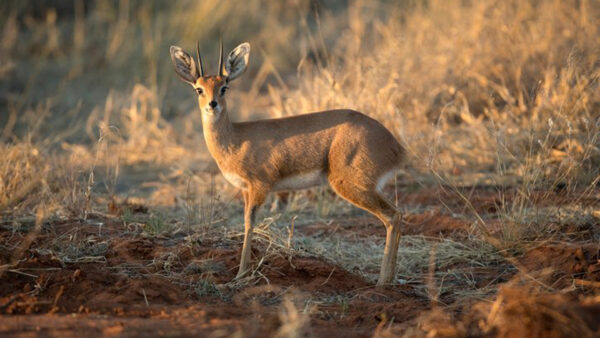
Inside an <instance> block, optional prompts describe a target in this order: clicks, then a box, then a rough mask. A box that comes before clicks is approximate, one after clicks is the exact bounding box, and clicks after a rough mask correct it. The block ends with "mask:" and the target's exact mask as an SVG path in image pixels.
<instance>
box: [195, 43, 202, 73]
mask: <svg viewBox="0 0 600 338" xmlns="http://www.w3.org/2000/svg"><path fill="white" fill-rule="evenodd" d="M196 61H197V62H198V72H199V74H198V75H200V77H204V67H202V58H201V57H200V44H199V43H198V40H196Z"/></svg>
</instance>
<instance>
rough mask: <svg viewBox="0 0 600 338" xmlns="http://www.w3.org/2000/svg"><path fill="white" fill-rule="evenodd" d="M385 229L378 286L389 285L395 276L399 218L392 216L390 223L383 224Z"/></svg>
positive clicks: (399, 235) (399, 234) (398, 241)
mask: <svg viewBox="0 0 600 338" xmlns="http://www.w3.org/2000/svg"><path fill="white" fill-rule="evenodd" d="M384 224H385V227H386V238H385V249H384V251H383V259H382V260H381V270H380V272H379V280H378V281H377V285H378V286H383V285H386V284H391V283H392V282H393V280H394V277H395V276H396V261H397V258H398V246H399V244H400V237H401V233H400V224H401V216H394V217H393V219H392V222H389V221H386V222H384Z"/></svg>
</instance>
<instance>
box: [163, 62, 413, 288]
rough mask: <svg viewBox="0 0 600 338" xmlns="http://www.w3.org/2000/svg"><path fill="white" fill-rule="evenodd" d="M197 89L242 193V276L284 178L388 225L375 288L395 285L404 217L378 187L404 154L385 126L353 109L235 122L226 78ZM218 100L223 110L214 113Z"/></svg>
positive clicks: (211, 135) (214, 144) (216, 144)
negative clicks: (270, 197)
mask: <svg viewBox="0 0 600 338" xmlns="http://www.w3.org/2000/svg"><path fill="white" fill-rule="evenodd" d="M174 62H175V61H174ZM185 62H186V64H187V63H190V62H191V63H192V66H191V67H192V69H193V67H194V65H193V62H194V61H193V60H191V61H190V60H185ZM176 66H178V65H177V64H176ZM178 73H179V71H178ZM192 85H193V86H194V87H195V88H202V94H201V95H199V96H198V104H199V106H200V109H201V111H202V122H203V131H204V138H205V140H206V143H207V146H208V149H209V151H210V153H211V155H212V157H213V158H214V159H215V161H216V162H217V164H218V166H219V168H220V169H221V171H222V172H223V173H224V175H225V177H226V178H228V179H229V180H230V181H232V182H234V183H235V184H237V185H238V186H239V187H240V188H241V189H242V191H243V195H244V201H245V212H244V214H245V217H244V218H245V238H244V246H243V249H242V258H241V262H240V270H239V272H238V277H241V276H243V275H245V273H246V272H247V271H248V265H249V261H250V244H251V237H252V227H253V224H254V220H255V217H256V210H257V209H258V207H259V206H260V205H261V204H262V203H263V202H264V200H265V198H266V196H267V194H268V193H269V192H270V191H273V190H276V189H277V187H278V184H280V185H281V184H282V182H285V181H284V180H288V181H287V182H292V183H290V184H291V185H292V186H294V185H298V186H302V187H304V185H306V186H310V185H313V184H314V183H316V182H317V181H318V178H319V177H320V176H321V175H322V176H323V177H324V178H326V180H327V181H328V182H329V184H330V186H331V187H332V188H333V190H334V191H335V192H336V193H338V194H339V195H340V196H341V197H343V198H344V199H346V200H347V201H349V202H351V203H352V204H354V205H356V206H358V207H360V208H363V209H365V210H367V211H369V212H371V213H373V214H374V215H375V216H377V217H378V218H379V219H381V221H382V222H383V223H384V225H385V226H386V229H387V238H386V247H385V251H384V257H383V261H382V267H381V273H380V278H379V281H378V284H388V283H390V282H392V281H393V278H394V276H395V266H396V255H397V251H398V244H399V240H400V228H399V227H400V223H401V215H400V213H399V212H398V210H397V209H396V208H395V207H394V205H393V204H391V203H390V202H389V201H388V200H387V199H386V198H385V197H383V195H382V194H381V192H380V191H378V184H380V180H381V179H382V177H384V176H385V175H386V174H387V173H389V172H392V171H394V170H395V169H397V168H398V166H399V165H400V163H401V161H402V159H403V157H404V150H403V148H402V146H401V145H400V144H399V143H398V142H397V141H396V139H395V138H394V137H393V136H392V134H391V133H390V132H389V131H388V130H387V129H386V128H385V127H384V126H383V125H381V124H380V123H379V122H377V121H376V120H374V119H372V118H370V117H368V116H366V115H364V114H362V113H359V112H356V111H352V110H329V111H323V112H317V113H311V114H305V115H299V116H293V117H286V118H280V119H268V120H259V121H252V122H241V123H232V122H231V121H230V120H229V116H228V114H227V104H226V101H225V96H226V95H221V88H222V87H223V86H226V85H227V78H225V77H219V76H205V77H199V78H197V79H196V81H195V82H194V83H193V84H192ZM213 100H214V101H216V102H217V103H218V105H217V106H216V107H217V108H216V109H213V110H210V109H209V103H210V102H211V101H213ZM290 180H291V181H290ZM285 186H286V185H285V184H283V187H285Z"/></svg>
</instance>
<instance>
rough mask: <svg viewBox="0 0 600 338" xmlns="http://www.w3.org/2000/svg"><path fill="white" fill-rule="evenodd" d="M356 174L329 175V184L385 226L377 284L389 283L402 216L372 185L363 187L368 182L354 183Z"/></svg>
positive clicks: (396, 250)
mask: <svg viewBox="0 0 600 338" xmlns="http://www.w3.org/2000/svg"><path fill="white" fill-rule="evenodd" d="M356 177H357V176H354V177H352V176H345V177H344V176H342V177H336V176H335V175H330V176H329V184H330V185H331V187H332V188H333V190H335V192H336V193H337V194H338V195H340V196H341V197H343V198H344V199H345V200H347V201H348V202H350V203H352V204H354V205H356V206H357V207H359V208H362V209H365V210H367V211H368V212H370V213H372V214H373V215H375V216H377V218H379V219H380V220H381V222H383V225H385V228H386V239H385V249H384V251H383V259H382V261H381V270H380V271H379V280H378V281H377V285H378V286H382V285H386V284H391V283H392V282H393V280H394V277H395V275H396V261H397V256H398V246H399V244H400V235H401V233H400V226H401V223H402V221H401V219H402V216H401V214H400V212H399V211H398V210H397V209H396V207H395V206H394V205H393V204H392V203H390V202H389V201H388V200H387V199H386V198H385V197H384V196H382V195H381V194H380V193H379V192H378V191H377V190H376V188H375V186H373V187H372V188H371V189H364V188H363V187H365V186H368V183H363V184H361V182H358V183H354V182H353V179H356Z"/></svg>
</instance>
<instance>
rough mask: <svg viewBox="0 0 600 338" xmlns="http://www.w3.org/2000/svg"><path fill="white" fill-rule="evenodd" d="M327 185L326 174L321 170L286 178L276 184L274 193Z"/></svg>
mask: <svg viewBox="0 0 600 338" xmlns="http://www.w3.org/2000/svg"><path fill="white" fill-rule="evenodd" d="M325 183H327V176H326V175H325V173H324V172H323V171H321V170H315V171H309V172H306V173H302V174H298V175H293V176H288V177H285V178H283V179H281V180H280V181H278V182H277V183H275V185H274V186H273V191H282V190H298V189H306V188H311V187H316V186H319V185H323V184H325Z"/></svg>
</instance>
